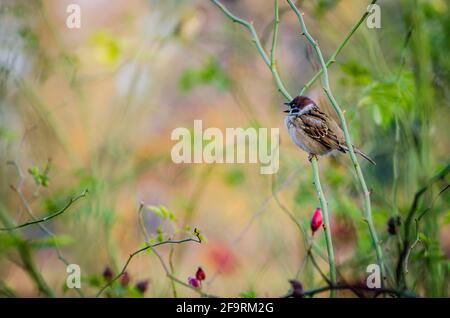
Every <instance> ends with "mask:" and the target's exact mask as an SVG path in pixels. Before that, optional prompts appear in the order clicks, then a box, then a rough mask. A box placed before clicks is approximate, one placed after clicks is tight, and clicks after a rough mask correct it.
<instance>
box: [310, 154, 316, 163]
mask: <svg viewBox="0 0 450 318" xmlns="http://www.w3.org/2000/svg"><path fill="white" fill-rule="evenodd" d="M313 158H316V160H317V156H316V155H315V154H313V153H310V154H309V155H308V160H309V162H311V161H312V160H313Z"/></svg>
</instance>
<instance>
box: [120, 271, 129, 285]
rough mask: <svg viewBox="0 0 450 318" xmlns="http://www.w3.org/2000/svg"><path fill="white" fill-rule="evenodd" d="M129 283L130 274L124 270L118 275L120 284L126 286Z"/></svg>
mask: <svg viewBox="0 0 450 318" xmlns="http://www.w3.org/2000/svg"><path fill="white" fill-rule="evenodd" d="M129 283H130V274H128V272H124V273H123V274H122V275H121V276H120V285H122V286H123V287H127V286H128V284H129Z"/></svg>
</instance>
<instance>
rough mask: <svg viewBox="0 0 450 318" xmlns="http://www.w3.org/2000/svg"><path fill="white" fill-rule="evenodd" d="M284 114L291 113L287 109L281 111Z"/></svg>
mask: <svg viewBox="0 0 450 318" xmlns="http://www.w3.org/2000/svg"><path fill="white" fill-rule="evenodd" d="M283 112H284V113H290V112H291V111H290V110H289V109H286V110H283Z"/></svg>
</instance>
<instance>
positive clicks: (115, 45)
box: [90, 30, 121, 66]
mask: <svg viewBox="0 0 450 318" xmlns="http://www.w3.org/2000/svg"><path fill="white" fill-rule="evenodd" d="M90 43H91V44H92V45H93V47H94V52H95V54H94V57H95V58H96V60H97V61H98V62H99V63H100V64H104V65H106V66H114V65H115V64H117V62H118V61H119V58H120V54H121V45H120V43H119V41H118V40H117V39H116V38H115V35H114V34H112V33H111V32H109V31H106V30H100V31H97V32H95V33H94V34H92V36H91V38H90Z"/></svg>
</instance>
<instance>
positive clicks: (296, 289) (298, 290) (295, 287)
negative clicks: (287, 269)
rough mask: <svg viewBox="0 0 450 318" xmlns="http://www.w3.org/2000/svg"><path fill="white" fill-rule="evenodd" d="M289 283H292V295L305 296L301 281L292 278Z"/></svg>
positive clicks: (295, 296)
mask: <svg viewBox="0 0 450 318" xmlns="http://www.w3.org/2000/svg"><path fill="white" fill-rule="evenodd" d="M289 283H290V284H291V289H292V294H291V295H292V297H294V298H299V297H303V285H302V283H300V282H299V281H298V280H295V279H291V280H290V281H289Z"/></svg>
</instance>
